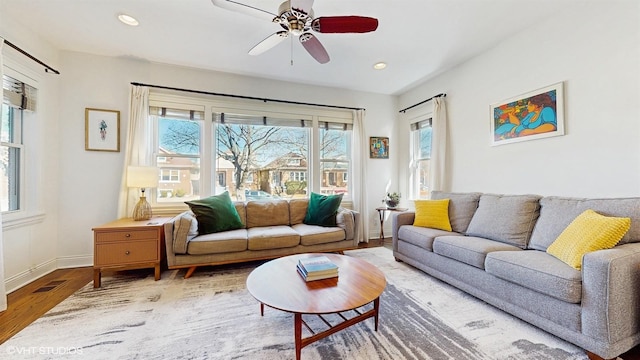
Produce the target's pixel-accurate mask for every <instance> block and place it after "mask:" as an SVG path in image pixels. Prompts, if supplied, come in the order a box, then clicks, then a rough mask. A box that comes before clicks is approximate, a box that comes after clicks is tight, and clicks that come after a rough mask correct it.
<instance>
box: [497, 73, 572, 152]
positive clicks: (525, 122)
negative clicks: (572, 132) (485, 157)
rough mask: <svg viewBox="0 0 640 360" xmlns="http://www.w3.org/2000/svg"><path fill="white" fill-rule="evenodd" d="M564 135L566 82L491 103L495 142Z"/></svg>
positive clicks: (508, 142)
mask: <svg viewBox="0 0 640 360" xmlns="http://www.w3.org/2000/svg"><path fill="white" fill-rule="evenodd" d="M560 135H564V102H563V91H562V83H561V82H560V83H557V84H553V85H550V86H547V87H545V88H542V89H538V90H534V91H530V92H528V93H526V94H522V95H518V96H514V97H512V98H510V99H506V100H503V101H501V102H498V103H495V104H492V105H491V145H492V146H496V145H503V144H511V143H514V142H519V141H527V140H535V139H542V138H548V137H552V136H560Z"/></svg>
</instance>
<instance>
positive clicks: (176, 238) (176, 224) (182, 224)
mask: <svg viewBox="0 0 640 360" xmlns="http://www.w3.org/2000/svg"><path fill="white" fill-rule="evenodd" d="M172 221H173V252H174V253H176V254H186V253H187V244H188V243H189V241H191V239H193V238H194V237H196V236H198V220H196V217H195V215H194V214H193V213H192V212H190V211H185V212H183V213H182V214H180V215H178V216H176V217H175V218H174V219H173V220H172Z"/></svg>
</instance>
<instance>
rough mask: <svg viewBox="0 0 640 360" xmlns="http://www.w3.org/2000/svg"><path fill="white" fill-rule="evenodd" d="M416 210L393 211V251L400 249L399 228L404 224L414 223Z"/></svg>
mask: <svg viewBox="0 0 640 360" xmlns="http://www.w3.org/2000/svg"><path fill="white" fill-rule="evenodd" d="M415 217H416V213H415V211H403V212H391V238H392V239H393V251H398V230H399V229H400V226H402V225H413V219H415Z"/></svg>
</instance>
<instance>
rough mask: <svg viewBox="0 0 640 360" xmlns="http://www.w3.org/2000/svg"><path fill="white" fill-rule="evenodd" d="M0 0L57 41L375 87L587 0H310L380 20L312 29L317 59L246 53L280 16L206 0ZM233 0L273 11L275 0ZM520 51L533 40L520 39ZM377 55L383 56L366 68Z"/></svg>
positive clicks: (425, 73) (399, 84)
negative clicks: (348, 28)
mask: <svg viewBox="0 0 640 360" xmlns="http://www.w3.org/2000/svg"><path fill="white" fill-rule="evenodd" d="M0 1H2V3H3V6H2V8H1V9H2V10H3V11H5V12H6V15H9V16H10V17H12V18H14V19H16V21H18V22H20V23H22V24H25V25H28V26H29V27H31V28H32V29H34V31H35V32H36V33H38V34H39V35H40V36H42V37H43V38H44V39H46V40H48V41H49V42H51V43H52V44H53V45H55V46H56V47H58V48H60V49H64V50H71V51H79V52H86V53H91V54H99V55H106V56H117V57H133V58H140V59H146V60H149V61H153V62H159V63H167V64H175V65H181V66H188V67H195V68H202V69H210V70H217V71H224V72H228V73H235V74H242V75H250V76H258V77H263V78H269V79H278V80H285V81H292V82H296V83H304V84H312V85H322V86H331V87H339V88H346V89H353V90H361V91H369V92H375V93H382V94H399V93H402V92H403V91H405V90H407V89H409V88H410V87H411V86H412V85H414V84H416V83H418V82H420V81H423V80H424V79H427V78H429V77H433V76H435V75H437V74H438V73H440V72H442V71H444V70H446V69H450V68H452V67H453V66H455V65H457V64H459V63H461V62H463V61H465V60H467V59H469V58H471V57H473V56H475V55H477V54H478V53H480V52H483V51H486V50H488V49H490V48H491V47H493V46H495V45H496V44H497V43H499V42H500V41H502V40H504V39H505V38H507V37H509V36H510V35H512V34H514V33H516V32H519V31H521V30H523V29H524V28H527V27H530V26H535V24H539V23H540V22H541V21H543V20H544V19H545V18H548V17H550V16H553V15H554V14H557V13H558V12H560V11H562V10H564V9H567V8H568V7H569V6H578V5H579V4H580V5H582V3H584V2H585V0H399V1H382V0H316V1H315V3H314V5H313V9H314V12H315V16H316V17H319V16H334V15H361V16H370V17H375V18H377V19H378V20H379V27H378V30H377V31H375V32H372V33H367V34H316V35H317V37H318V38H319V40H320V41H321V42H322V43H323V45H324V47H325V48H326V49H327V51H328V53H329V55H330V56H331V61H330V62H329V63H328V64H324V65H321V64H318V63H317V62H316V61H315V60H313V58H311V56H309V55H308V54H307V53H306V51H305V50H304V49H303V48H302V46H301V45H300V44H299V43H298V42H297V41H296V42H294V43H292V42H290V41H289V40H288V39H287V40H285V41H284V42H283V43H280V44H279V45H277V46H276V47H275V48H273V49H271V50H269V51H267V52H266V53H264V54H262V55H259V56H250V55H248V54H247V51H248V50H249V49H251V48H252V47H253V46H254V45H255V44H257V43H258V42H260V41H261V40H262V39H264V38H265V37H267V36H268V35H270V34H272V33H274V32H275V31H277V30H279V26H278V25H276V24H273V23H270V22H268V21H263V20H261V19H257V18H254V17H250V16H248V15H245V14H241V13H235V12H232V11H229V10H225V9H221V8H219V7H216V6H214V5H213V4H212V3H211V1H210V0H0ZM239 1H242V2H243V3H246V4H250V5H252V6H255V7H258V8H262V9H265V10H268V11H270V12H274V13H275V12H277V8H278V6H279V4H280V2H281V1H280V0H239ZM591 1H593V0H591ZM603 1H604V0H603ZM119 13H127V14H129V15H132V16H134V17H136V18H137V19H138V20H139V21H140V25H139V26H138V27H128V26H126V25H123V24H122V23H120V22H119V21H118V20H117V18H116V16H117V15H118V14H119ZM541 31H544V29H543V28H541ZM3 35H4V34H0V36H3ZM550 36H553V34H550ZM8 40H9V41H11V39H8ZM16 45H18V46H20V44H16ZM25 50H27V51H29V49H25ZM522 51H535V50H533V49H532V48H531V47H530V44H523V46H522ZM35 55H37V52H36V53H35ZM532 56H535V53H532ZM291 59H293V65H291ZM378 61H384V62H387V63H388V64H389V65H388V67H387V68H386V69H385V70H382V71H377V70H373V68H372V66H373V64H374V63H376V62H378ZM51 65H52V66H53V67H55V64H51Z"/></svg>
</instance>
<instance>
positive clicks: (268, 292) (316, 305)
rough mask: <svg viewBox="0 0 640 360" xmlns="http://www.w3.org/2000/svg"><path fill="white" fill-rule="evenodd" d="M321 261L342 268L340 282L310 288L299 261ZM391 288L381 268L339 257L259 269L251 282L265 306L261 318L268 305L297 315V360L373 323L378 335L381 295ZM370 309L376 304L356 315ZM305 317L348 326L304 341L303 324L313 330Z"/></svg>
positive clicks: (284, 261)
mask: <svg viewBox="0 0 640 360" xmlns="http://www.w3.org/2000/svg"><path fill="white" fill-rule="evenodd" d="M321 255H322V256H326V257H328V258H329V259H330V260H331V261H332V262H333V263H334V264H336V265H337V266H338V274H339V275H338V277H337V278H331V279H323V280H314V281H309V282H306V281H305V280H304V279H303V278H302V276H300V275H299V274H298V272H297V271H296V265H297V263H298V260H299V259H300V258H305V257H314V256H321ZM386 285H387V281H386V279H385V277H384V274H383V273H382V271H380V270H378V268H377V267H375V266H373V265H371V264H370V263H368V262H366V261H364V260H361V259H358V258H353V257H350V256H345V255H335V254H300V255H291V256H286V257H282V258H279V259H275V260H271V261H269V262H267V263H264V264H262V265H260V266H259V267H257V268H256V269H255V270H253V271H252V272H251V274H249V277H248V278H247V289H248V290H249V293H251V295H253V297H254V298H255V299H256V300H258V301H259V302H260V315H264V305H267V306H269V307H272V308H274V309H279V310H282V311H286V312H290V313H293V315H294V323H293V327H294V337H295V343H296V359H300V353H301V350H302V348H303V347H305V346H307V345H309V344H311V343H313V342H314V341H318V340H320V339H323V338H325V337H327V336H329V335H331V334H333V333H336V332H338V331H340V330H342V329H345V328H347V327H349V326H351V325H353V324H357V323H359V322H361V321H363V320H365V319H368V318H370V317H373V318H374V319H375V320H374V321H375V330H376V331H378V309H379V307H380V294H382V291H383V290H384V288H385V286H386ZM369 303H373V308H372V309H370V310H368V311H365V312H360V311H358V310H357V309H358V308H360V307H362V306H364V305H367V304H369ZM352 310H353V311H356V313H357V316H355V317H349V318H347V317H345V316H343V315H341V314H340V313H342V312H346V311H352ZM303 314H307V315H318V316H320V317H321V318H322V314H340V316H341V318H342V319H343V321H342V322H340V323H339V324H335V325H334V324H328V323H327V325H328V327H329V328H328V329H327V330H325V331H323V332H319V333H314V334H313V335H311V336H309V337H306V338H302V324H303V323H304V324H305V326H307V327H308V325H307V324H306V323H305V322H304V320H303V319H302V315H303ZM323 320H324V319H323ZM324 321H325V322H326V320H324Z"/></svg>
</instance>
